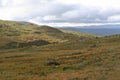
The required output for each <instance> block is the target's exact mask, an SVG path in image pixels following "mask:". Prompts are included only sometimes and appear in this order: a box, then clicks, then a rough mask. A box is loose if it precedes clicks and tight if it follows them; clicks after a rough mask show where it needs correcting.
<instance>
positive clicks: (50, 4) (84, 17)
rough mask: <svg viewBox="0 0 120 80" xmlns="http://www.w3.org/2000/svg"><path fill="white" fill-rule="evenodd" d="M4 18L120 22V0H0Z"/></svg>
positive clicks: (62, 22)
mask: <svg viewBox="0 0 120 80" xmlns="http://www.w3.org/2000/svg"><path fill="white" fill-rule="evenodd" d="M0 19H1V20H14V21H27V22H32V23H36V24H40V25H50V26H53V27H66V26H67V27H70V26H80V27H84V26H92V25H108V24H109V25H116V24H119V25H120V0H0Z"/></svg>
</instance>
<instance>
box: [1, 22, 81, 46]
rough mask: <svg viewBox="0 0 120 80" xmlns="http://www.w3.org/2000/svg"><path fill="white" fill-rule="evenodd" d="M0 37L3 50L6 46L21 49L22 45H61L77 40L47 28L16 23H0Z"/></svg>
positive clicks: (70, 35) (68, 34)
mask: <svg viewBox="0 0 120 80" xmlns="http://www.w3.org/2000/svg"><path fill="white" fill-rule="evenodd" d="M0 37H1V38H0V40H1V42H0V45H1V47H3V48H5V47H6V45H7V46H8V47H7V48H9V46H11V47H14V48H15V47H23V46H21V45H23V44H25V45H28V46H31V45H36V42H39V43H41V42H43V43H45V42H47V43H61V42H66V41H70V40H72V38H74V39H76V40H77V39H79V36H78V35H75V34H72V33H64V32H63V31H61V30H58V29H55V28H52V27H49V26H45V25H43V26H39V25H36V24H32V23H28V22H16V21H0ZM31 43H32V44H31ZM25 45H24V46H25ZM37 45H38V44H37ZM43 45H44V44H43Z"/></svg>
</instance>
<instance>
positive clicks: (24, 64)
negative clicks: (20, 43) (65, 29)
mask: <svg viewBox="0 0 120 80" xmlns="http://www.w3.org/2000/svg"><path fill="white" fill-rule="evenodd" d="M32 25H33V24H32ZM33 28H34V27H33ZM38 28H39V27H38ZM38 28H37V30H39V29H38ZM45 28H47V29H45ZM42 29H43V30H41V29H40V30H41V31H43V32H50V31H51V32H54V31H52V30H53V29H52V28H50V29H51V30H50V29H49V27H42ZM31 30H34V29H31ZM44 30H46V31H44ZM48 30H50V31H48ZM55 31H56V30H55ZM28 32H30V33H31V31H28ZM33 32H34V31H33ZM22 33H23V32H22ZM54 33H55V34H57V35H55V34H53V33H47V34H46V35H47V36H52V37H53V36H54V37H55V38H57V39H59V38H60V39H62V38H64V36H63V37H62V36H61V35H58V34H59V31H56V32H54ZM20 34H21V33H20ZM60 34H61V32H60ZM24 35H25V34H24ZM64 35H65V36H67V40H69V41H67V42H62V43H54V44H49V45H45V46H33V47H24V48H18V49H10V50H7V49H6V50H5V51H4V50H3V51H2V50H1V51H0V53H1V54H0V79H1V80H61V79H63V80H120V76H119V74H120V35H112V36H106V37H96V38H85V39H81V38H79V39H78V38H76V36H75V35H74V36H71V35H70V34H69V35H68V34H64ZM25 36H27V34H26V35H25ZM2 37H4V36H2ZM4 38H8V39H4ZM4 38H2V39H1V41H3V40H8V41H10V37H8V36H7V37H4ZM70 39H71V41H70ZM27 40H28V39H27ZM11 41H12V38H11ZM3 53H4V54H3Z"/></svg>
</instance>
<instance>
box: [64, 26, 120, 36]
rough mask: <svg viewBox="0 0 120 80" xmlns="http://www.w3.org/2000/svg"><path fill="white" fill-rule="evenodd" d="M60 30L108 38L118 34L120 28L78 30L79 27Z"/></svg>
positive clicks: (86, 28)
mask: <svg viewBox="0 0 120 80" xmlns="http://www.w3.org/2000/svg"><path fill="white" fill-rule="evenodd" d="M62 29H66V30H72V31H78V32H83V33H88V34H95V35H99V36H108V35H113V34H120V28H114V27H113V28H103V27H100V28H99V27H98V28H97V27H85V28H79V27H63V28H62Z"/></svg>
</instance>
